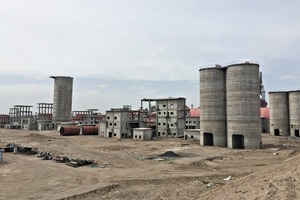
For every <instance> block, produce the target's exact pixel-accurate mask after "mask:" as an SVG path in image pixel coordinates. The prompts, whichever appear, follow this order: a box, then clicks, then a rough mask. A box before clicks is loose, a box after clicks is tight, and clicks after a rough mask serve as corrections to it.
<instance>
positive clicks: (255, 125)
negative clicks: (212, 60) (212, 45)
mask: <svg viewBox="0 0 300 200" xmlns="http://www.w3.org/2000/svg"><path fill="white" fill-rule="evenodd" d="M226 99H227V142H228V143H227V146H228V148H234V149H244V148H246V149H249V148H261V120H260V77H259V65H258V64H254V63H249V62H245V63H239V64H234V65H229V66H227V72H226Z"/></svg>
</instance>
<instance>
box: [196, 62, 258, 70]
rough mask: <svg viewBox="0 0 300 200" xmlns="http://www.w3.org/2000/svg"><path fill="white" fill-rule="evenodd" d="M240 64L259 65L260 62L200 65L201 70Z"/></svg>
mask: <svg viewBox="0 0 300 200" xmlns="http://www.w3.org/2000/svg"><path fill="white" fill-rule="evenodd" d="M240 65H255V66H259V64H258V62H253V61H235V62H231V63H227V64H216V65H207V66H203V67H200V70H199V71H201V70H205V69H227V68H228V67H232V66H240Z"/></svg>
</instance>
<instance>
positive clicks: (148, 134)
mask: <svg viewBox="0 0 300 200" xmlns="http://www.w3.org/2000/svg"><path fill="white" fill-rule="evenodd" d="M133 140H143V141H146V140H152V129H151V128H134V129H133Z"/></svg>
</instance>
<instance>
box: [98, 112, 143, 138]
mask: <svg viewBox="0 0 300 200" xmlns="http://www.w3.org/2000/svg"><path fill="white" fill-rule="evenodd" d="M145 116H146V112H145V111H141V110H131V107H128V106H124V107H123V108H112V109H111V110H109V111H106V124H107V127H106V136H105V137H109V138H111V137H114V138H118V139H122V138H129V137H132V135H133V128H145V125H146V123H145ZM102 127H103V125H102ZM100 129H101V128H100ZM100 134H101V130H100Z"/></svg>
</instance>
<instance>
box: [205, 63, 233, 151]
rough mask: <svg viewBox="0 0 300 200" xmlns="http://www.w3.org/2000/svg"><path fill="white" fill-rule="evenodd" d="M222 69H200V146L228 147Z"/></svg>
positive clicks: (223, 70)
mask: <svg viewBox="0 0 300 200" xmlns="http://www.w3.org/2000/svg"><path fill="white" fill-rule="evenodd" d="M225 71H226V69H224V68H221V67H212V68H203V69H200V109H201V117H200V144H201V145H204V146H226V145H227V136H226V132H227V131H226V84H225V77H226V76H225Z"/></svg>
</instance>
